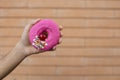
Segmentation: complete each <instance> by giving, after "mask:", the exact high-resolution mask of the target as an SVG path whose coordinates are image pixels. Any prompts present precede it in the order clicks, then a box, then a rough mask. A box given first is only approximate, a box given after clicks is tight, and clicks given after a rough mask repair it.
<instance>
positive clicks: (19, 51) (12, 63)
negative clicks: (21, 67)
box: [0, 43, 26, 80]
mask: <svg viewBox="0 0 120 80" xmlns="http://www.w3.org/2000/svg"><path fill="white" fill-rule="evenodd" d="M24 52H25V51H24V48H23V46H22V45H21V44H19V43H18V44H17V45H16V47H15V48H14V49H13V50H12V51H11V52H10V53H9V54H8V55H7V56H6V57H5V58H4V59H2V60H1V62H0V80H1V79H2V78H4V77H5V76H6V75H8V74H9V73H10V72H11V71H12V70H13V69H14V68H15V67H17V65H18V64H19V63H20V62H21V61H22V60H24V58H25V57H26V55H25V54H24Z"/></svg>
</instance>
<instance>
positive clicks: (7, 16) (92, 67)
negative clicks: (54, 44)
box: [0, 0, 120, 80]
mask: <svg viewBox="0 0 120 80" xmlns="http://www.w3.org/2000/svg"><path fill="white" fill-rule="evenodd" d="M36 18H42V19H44V18H50V19H53V20H55V21H56V22H57V23H59V24H60V25H63V27H64V30H63V33H64V37H63V42H62V44H61V45H59V46H58V48H57V50H56V51H54V52H46V53H44V54H38V55H32V56H29V57H27V58H26V59H25V60H24V61H23V62H22V63H21V64H20V65H19V66H18V67H17V68H16V69H15V70H14V71H13V72H12V73H11V74H10V75H8V76H7V77H6V78H5V79H4V80H67V79H68V80H120V0H0V58H2V57H4V56H5V55H7V54H8V53H9V51H10V50H11V49H12V48H13V47H14V46H15V44H16V43H17V42H18V40H19V39H20V36H21V34H22V31H23V29H24V27H25V25H26V24H27V23H28V22H29V21H31V20H33V19H36Z"/></svg>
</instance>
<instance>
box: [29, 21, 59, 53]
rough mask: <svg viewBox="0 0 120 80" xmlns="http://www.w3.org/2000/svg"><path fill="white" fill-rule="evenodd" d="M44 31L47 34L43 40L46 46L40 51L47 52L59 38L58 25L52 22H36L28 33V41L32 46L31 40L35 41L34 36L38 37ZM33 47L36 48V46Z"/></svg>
mask: <svg viewBox="0 0 120 80" xmlns="http://www.w3.org/2000/svg"><path fill="white" fill-rule="evenodd" d="M45 30H46V31H47V32H48V37H47V39H46V40H45V42H46V43H47V45H46V46H44V48H42V49H40V50H44V51H47V50H51V49H52V48H53V47H54V46H56V45H57V44H58V42H59V38H60V31H59V28H58V25H57V24H56V23H55V22H54V21H53V20H51V19H43V20H41V21H39V22H37V23H36V24H35V25H33V27H32V28H31V29H30V32H29V40H30V43H31V44H33V40H34V39H35V36H36V35H40V34H41V33H42V32H43V31H45ZM33 46H34V45H33ZM34 47H35V48H36V46H34Z"/></svg>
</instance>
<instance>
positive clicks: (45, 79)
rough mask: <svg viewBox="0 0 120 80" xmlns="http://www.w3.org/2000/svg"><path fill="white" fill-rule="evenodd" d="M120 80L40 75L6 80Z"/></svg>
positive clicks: (116, 78) (18, 76)
mask: <svg viewBox="0 0 120 80" xmlns="http://www.w3.org/2000/svg"><path fill="white" fill-rule="evenodd" d="M14 79H17V80H27V79H28V80H119V79H120V77H119V75H118V76H117V75H116V76H39V75H36V76H34V75H30V76H26V75H11V76H8V77H6V78H5V79H4V80H14Z"/></svg>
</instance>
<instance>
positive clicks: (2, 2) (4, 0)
mask: <svg viewBox="0 0 120 80" xmlns="http://www.w3.org/2000/svg"><path fill="white" fill-rule="evenodd" d="M26 5H27V0H17V1H16V0H11V1H9V0H0V7H8V8H10V7H25V6H26Z"/></svg>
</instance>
